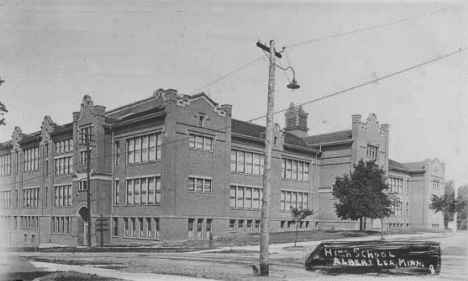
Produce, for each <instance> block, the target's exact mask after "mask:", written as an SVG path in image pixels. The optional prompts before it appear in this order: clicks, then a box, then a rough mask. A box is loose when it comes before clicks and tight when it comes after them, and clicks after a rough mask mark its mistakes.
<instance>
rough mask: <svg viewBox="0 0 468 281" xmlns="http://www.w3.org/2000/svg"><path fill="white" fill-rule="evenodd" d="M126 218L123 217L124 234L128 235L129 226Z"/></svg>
mask: <svg viewBox="0 0 468 281" xmlns="http://www.w3.org/2000/svg"><path fill="white" fill-rule="evenodd" d="M128 224H129V222H128V218H124V236H126V237H128V236H130V226H129V225H128Z"/></svg>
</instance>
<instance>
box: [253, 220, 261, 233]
mask: <svg viewBox="0 0 468 281" xmlns="http://www.w3.org/2000/svg"><path fill="white" fill-rule="evenodd" d="M259 229H260V220H255V226H254V230H257V231H258V230H259Z"/></svg>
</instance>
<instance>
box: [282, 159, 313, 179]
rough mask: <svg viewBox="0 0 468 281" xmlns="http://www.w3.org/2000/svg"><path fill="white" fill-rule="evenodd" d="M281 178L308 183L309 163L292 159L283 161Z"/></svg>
mask: <svg viewBox="0 0 468 281" xmlns="http://www.w3.org/2000/svg"><path fill="white" fill-rule="evenodd" d="M281 177H282V178H283V179H292V180H299V181H307V180H308V179H309V163H308V162H303V161H296V160H290V159H283V161H282V162H281Z"/></svg>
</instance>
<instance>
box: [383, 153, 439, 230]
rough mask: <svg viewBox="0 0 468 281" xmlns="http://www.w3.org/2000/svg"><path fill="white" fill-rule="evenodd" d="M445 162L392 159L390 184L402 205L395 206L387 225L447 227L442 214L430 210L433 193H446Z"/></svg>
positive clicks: (431, 228)
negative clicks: (398, 160) (405, 161)
mask: <svg viewBox="0 0 468 281" xmlns="http://www.w3.org/2000/svg"><path fill="white" fill-rule="evenodd" d="M444 177H445V164H444V163H441V162H440V161H439V160H438V159H434V160H430V159H426V160H424V161H420V162H410V163H403V164H402V163H398V162H396V161H393V160H390V161H389V186H390V191H391V192H393V193H395V194H396V195H397V196H398V197H399V199H400V204H397V205H396V206H395V207H394V210H395V211H394V216H392V217H391V218H390V219H389V220H388V223H387V225H386V227H388V228H389V229H393V228H402V227H411V228H413V229H423V230H440V229H443V228H444V220H443V216H442V213H440V212H439V213H435V212H434V210H431V209H429V204H430V202H431V197H432V194H435V195H437V196H441V195H443V194H444V192H445V179H444Z"/></svg>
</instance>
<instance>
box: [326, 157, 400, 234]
mask: <svg viewBox="0 0 468 281" xmlns="http://www.w3.org/2000/svg"><path fill="white" fill-rule="evenodd" d="M385 180H386V179H385V171H384V170H383V169H382V168H380V167H379V166H378V165H377V164H376V163H375V160H372V161H368V162H364V161H363V160H362V159H361V160H360V161H359V162H358V164H357V165H354V171H353V172H352V173H351V174H349V175H348V174H345V175H343V177H337V178H336V181H335V186H334V188H333V196H335V197H336V198H338V200H339V202H338V203H335V209H336V214H337V216H338V217H339V218H341V219H344V220H345V219H351V220H360V225H359V230H360V231H362V230H364V225H363V221H364V219H365V218H373V219H382V218H384V217H388V216H390V214H391V205H392V203H394V202H393V200H391V198H390V197H389V195H388V194H387V193H386V190H388V185H387V184H386V183H385Z"/></svg>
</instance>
